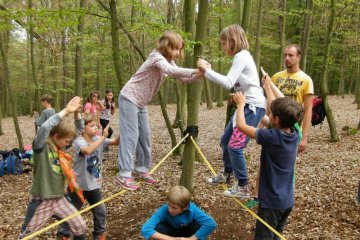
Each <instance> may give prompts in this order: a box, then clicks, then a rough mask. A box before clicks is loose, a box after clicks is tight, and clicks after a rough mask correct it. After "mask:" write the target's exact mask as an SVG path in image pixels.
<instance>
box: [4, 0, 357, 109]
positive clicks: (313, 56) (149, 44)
mask: <svg viewBox="0 0 360 240" xmlns="http://www.w3.org/2000/svg"><path fill="white" fill-rule="evenodd" d="M103 2H104V3H105V5H107V6H109V3H108V1H103ZM2 4H4V5H5V7H6V9H7V10H0V32H4V31H8V30H10V31H11V33H12V34H11V36H10V38H11V39H10V41H9V53H8V54H9V66H10V69H11V88H12V92H13V93H14V94H15V95H16V98H15V99H16V101H17V102H18V104H21V105H24V106H26V107H18V110H19V111H21V113H22V114H25V113H27V112H29V111H30V109H29V108H28V107H29V106H30V104H29V103H25V101H24V99H26V98H24V92H26V93H27V95H29V94H30V95H34V94H35V90H40V92H50V93H54V94H55V93H58V94H62V93H67V94H68V95H69V96H71V95H73V94H74V78H75V71H74V57H75V45H76V44H77V41H78V36H77V25H78V18H79V17H80V16H84V17H85V31H84V35H83V37H84V39H83V42H82V47H83V53H82V57H83V83H84V89H83V93H84V95H86V94H87V93H88V92H89V91H90V90H92V89H94V88H95V86H97V85H96V83H97V81H99V84H100V90H104V89H105V88H107V87H110V88H112V89H113V90H114V92H115V94H117V93H118V92H119V91H120V89H119V86H118V82H117V80H116V77H115V71H114V64H113V59H112V47H111V36H110V31H111V28H110V17H109V14H108V12H107V11H105V10H104V9H103V8H102V7H101V6H100V5H99V4H98V3H97V2H96V1H90V2H89V6H88V8H86V9H85V10H79V8H78V6H77V3H76V2H74V1H70V0H62V1H40V0H33V4H34V7H33V9H31V10H29V9H28V7H27V2H26V1H5V3H2ZM167 4H168V1H167V0H158V1H134V0H124V1H117V5H118V6H117V7H118V16H119V20H120V21H121V22H122V23H123V25H124V27H125V28H126V30H127V31H128V32H129V33H130V34H131V35H132V36H133V38H134V39H135V40H136V43H137V45H138V46H139V47H140V48H141V49H142V51H143V52H144V54H145V56H146V55H147V54H148V53H149V52H150V51H151V50H152V49H154V48H155V47H156V42H157V39H158V38H159V36H160V35H161V34H162V32H163V31H164V30H167V29H174V30H176V31H177V32H179V33H180V34H181V35H182V37H183V38H184V40H185V43H186V44H185V50H186V51H188V52H191V51H192V49H193V47H194V45H195V44H196V42H195V41H192V40H191V39H192V36H190V35H189V34H186V33H184V32H183V31H182V27H183V26H182V22H183V21H182V20H183V19H182V18H183V16H184V14H183V12H182V11H183V5H182V4H183V1H175V3H174V4H175V11H174V14H175V22H174V24H173V25H169V24H167V11H168V5H167ZM219 4H220V2H219V1H210V2H209V6H210V13H209V21H208V22H209V24H208V30H207V33H208V35H207V37H206V39H205V40H204V41H203V42H202V44H203V45H204V52H203V54H202V55H201V57H202V58H205V59H207V60H209V61H210V62H211V63H212V64H213V66H215V65H216V64H217V63H218V62H223V63H224V71H225V72H226V71H227V70H228V69H229V67H230V66H231V62H232V59H231V58H229V57H227V56H225V54H224V53H223V50H222V49H220V50H219V18H220V17H221V18H222V21H223V26H227V25H229V24H233V23H235V22H234V19H236V8H235V7H234V1H222V2H221V7H219V6H220V5H219ZM313 5H314V11H313V12H312V18H313V20H312V26H311V29H312V30H311V35H310V43H309V51H308V58H307V61H308V63H307V70H306V71H307V73H308V74H309V75H310V76H312V77H313V78H314V82H315V84H316V85H317V80H318V79H317V78H318V77H317V76H318V75H319V73H321V72H322V71H323V67H324V66H323V62H322V59H323V57H324V54H325V52H324V46H325V36H326V26H327V25H328V19H329V15H330V9H329V6H330V1H329V0H313ZM336 9H337V10H336V14H337V18H336V22H335V29H334V34H333V39H332V45H331V48H332V51H331V55H330V56H329V62H328V72H329V80H330V82H329V85H331V86H332V93H335V92H336V90H337V88H338V85H339V82H340V78H344V81H345V86H350V85H351V84H350V81H351V79H352V78H356V76H357V77H359V76H358V73H356V68H355V67H354V65H355V64H357V63H358V62H359V61H360V58H359V55H360V52H359V51H360V38H359V30H358V29H359V28H360V24H359V23H360V20H359V15H360V5H359V1H358V0H344V1H337V6H336ZM251 11H252V13H251V20H250V25H249V26H248V28H247V36H248V39H249V42H250V52H251V53H252V54H254V46H255V37H254V36H255V31H256V19H257V18H256V17H257V16H256V15H257V1H253V4H252V9H251ZM306 13H307V12H306V7H305V1H287V11H286V12H284V11H279V8H278V1H265V2H264V6H263V26H262V35H261V37H260V42H261V58H260V64H261V65H262V66H264V68H265V69H266V71H268V72H269V74H273V73H275V72H276V71H278V58H279V48H280V44H279V32H278V31H279V29H278V17H279V16H286V18H287V21H286V43H287V44H288V43H295V44H298V45H301V35H302V31H303V24H304V15H305V14H306ZM30 17H31V19H32V22H33V26H34V31H35V32H36V33H37V34H38V36H40V39H36V38H35V62H36V74H37V78H38V82H39V84H38V85H37V86H35V84H33V82H32V79H31V74H30V73H31V71H30V68H29V69H27V66H28V61H29V60H28V59H29V42H28V39H26V38H25V39H24V32H26V31H27V30H28V29H29V26H30V21H29V20H30ZM15 21H18V22H20V23H22V27H21V26H20V25H18V24H17V23H16V22H15ZM64 33H65V34H66V41H65V42H66V48H67V50H66V56H67V58H68V63H67V70H68V73H69V76H68V77H66V78H65V80H64V77H63V67H64V66H63V62H62V57H63V56H62V53H63V52H62V47H61V40H62V37H63V34H64ZM38 36H37V37H38ZM119 38H120V39H119V42H120V62H121V67H122V69H121V77H122V78H123V79H124V81H127V80H128V79H129V78H130V77H131V75H132V74H133V73H134V71H136V69H137V68H138V67H139V66H140V65H141V64H142V62H143V60H142V59H141V58H140V57H139V56H138V54H137V53H136V52H135V50H133V48H131V46H130V43H129V39H128V37H127V36H126V35H125V34H124V32H123V31H122V30H120V35H119ZM45 42H47V43H45ZM181 61H182V60H179V65H181V64H182V62H181ZM345 63H347V64H345ZM63 81H65V83H66V86H67V87H66V88H64V87H63V85H64V83H63ZM55 86H56V88H55ZM352 86H353V88H354V87H355V84H352ZM316 88H317V86H315V89H316ZM350 92H354V90H352V91H350ZM60 96H61V95H60ZM33 104H34V103H33Z"/></svg>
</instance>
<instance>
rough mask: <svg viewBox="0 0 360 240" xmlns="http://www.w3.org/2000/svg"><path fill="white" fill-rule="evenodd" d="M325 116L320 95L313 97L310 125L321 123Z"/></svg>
mask: <svg viewBox="0 0 360 240" xmlns="http://www.w3.org/2000/svg"><path fill="white" fill-rule="evenodd" d="M325 117H326V114H325V109H324V104H323V100H322V98H321V97H320V96H316V97H315V98H314V99H313V106H312V117H311V125H313V126H316V125H318V124H322V122H323V121H324V119H325Z"/></svg>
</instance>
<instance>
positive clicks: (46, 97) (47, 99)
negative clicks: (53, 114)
mask: <svg viewBox="0 0 360 240" xmlns="http://www.w3.org/2000/svg"><path fill="white" fill-rule="evenodd" d="M40 101H42V102H47V103H49V104H52V103H53V102H54V98H53V97H52V96H51V95H49V94H45V95H43V96H42V97H41V98H40Z"/></svg>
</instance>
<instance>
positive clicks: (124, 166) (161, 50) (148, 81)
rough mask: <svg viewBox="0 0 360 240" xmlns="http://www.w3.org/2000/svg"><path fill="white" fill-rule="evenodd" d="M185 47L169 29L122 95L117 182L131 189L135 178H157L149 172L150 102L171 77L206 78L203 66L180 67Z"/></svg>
mask: <svg viewBox="0 0 360 240" xmlns="http://www.w3.org/2000/svg"><path fill="white" fill-rule="evenodd" d="M183 48H184V41H183V39H182V37H181V36H180V35H179V34H178V33H176V32H175V31H172V30H168V31H165V32H164V33H163V35H162V36H161V38H160V40H159V43H158V47H157V48H156V49H155V50H153V51H152V52H151V53H150V55H149V57H148V59H147V60H146V61H145V62H144V63H143V64H142V65H141V66H140V68H139V69H138V70H137V72H136V73H135V74H134V75H133V76H132V77H131V78H130V80H129V81H128V82H127V83H126V84H125V86H124V87H123V88H122V90H121V92H120V94H119V111H120V114H119V116H120V117H119V118H120V139H121V144H120V145H119V157H118V162H119V174H118V176H116V178H115V182H116V183H117V184H118V185H120V186H121V187H123V188H125V189H128V190H136V189H137V188H138V187H139V185H138V184H137V183H136V182H135V181H134V178H133V176H134V177H135V178H137V179H139V180H143V181H144V182H145V183H148V184H155V183H156V180H155V179H154V178H153V177H152V176H150V175H149V173H148V172H149V168H150V165H151V145H150V127H149V119H148V111H147V107H146V106H147V104H148V103H149V101H150V100H151V99H152V98H153V97H154V96H155V95H156V94H157V92H158V91H159V89H160V85H161V84H162V83H163V81H164V80H165V77H167V76H173V77H175V78H176V79H178V80H179V81H181V82H183V83H190V82H193V81H197V80H198V79H200V78H201V77H202V73H201V71H200V70H199V69H188V68H180V67H178V66H177V65H176V63H175V60H176V59H177V58H178V57H179V56H180V53H181V50H182V49H183Z"/></svg>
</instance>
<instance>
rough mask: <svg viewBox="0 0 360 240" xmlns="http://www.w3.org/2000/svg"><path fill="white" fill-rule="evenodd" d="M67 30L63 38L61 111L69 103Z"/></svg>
mask: <svg viewBox="0 0 360 240" xmlns="http://www.w3.org/2000/svg"><path fill="white" fill-rule="evenodd" d="M66 31H67V30H66V29H64V30H63V31H62V38H61V52H62V72H63V76H62V87H63V94H62V101H61V109H62V108H64V107H65V106H66V103H67V102H68V92H67V91H68V90H67V89H68V85H67V82H68V81H69V78H70V74H69V66H68V65H69V58H68V55H67V43H66V38H67V35H66Z"/></svg>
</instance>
